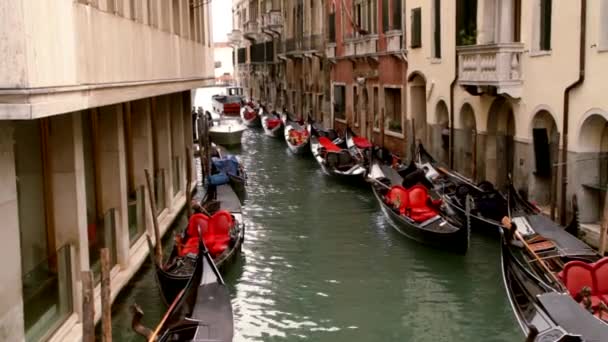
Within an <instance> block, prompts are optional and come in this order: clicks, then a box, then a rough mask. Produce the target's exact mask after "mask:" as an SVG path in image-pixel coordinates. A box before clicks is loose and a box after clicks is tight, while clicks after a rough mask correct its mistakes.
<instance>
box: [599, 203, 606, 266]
mask: <svg viewBox="0 0 608 342" xmlns="http://www.w3.org/2000/svg"><path fill="white" fill-rule="evenodd" d="M607 234H608V191H606V196H605V197H604V211H603V212H602V226H601V228H600V248H599V252H600V255H601V256H604V253H606V242H607V241H606V238H607V237H608V236H607Z"/></svg>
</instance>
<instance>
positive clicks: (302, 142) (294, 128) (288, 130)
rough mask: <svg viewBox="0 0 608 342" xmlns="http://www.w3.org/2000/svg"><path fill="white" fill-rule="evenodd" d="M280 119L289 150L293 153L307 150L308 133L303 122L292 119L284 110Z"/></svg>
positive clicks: (301, 152)
mask: <svg viewBox="0 0 608 342" xmlns="http://www.w3.org/2000/svg"><path fill="white" fill-rule="evenodd" d="M281 119H282V120H283V126H284V127H285V129H284V131H283V132H284V136H285V142H286V143H287V147H288V148H289V150H290V151H291V152H292V153H293V154H304V153H306V151H308V150H309V148H308V143H309V141H310V134H309V133H308V130H307V129H306V125H305V124H304V122H301V121H297V120H293V119H292V118H291V117H290V115H289V113H288V112H284V113H283V115H282V117H281Z"/></svg>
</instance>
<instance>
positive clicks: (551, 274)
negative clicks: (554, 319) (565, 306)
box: [511, 226, 563, 287]
mask: <svg viewBox="0 0 608 342" xmlns="http://www.w3.org/2000/svg"><path fill="white" fill-rule="evenodd" d="M511 229H513V227H512V226H511ZM515 237H516V238H517V239H518V240H519V241H521V242H522V243H523V244H524V246H525V247H526V250H528V253H530V254H532V256H533V257H534V259H535V260H536V261H538V263H539V264H540V265H541V266H542V267H543V268H544V269H545V271H547V273H548V274H549V275H550V276H551V278H552V279H553V281H555V283H556V284H558V285H559V286H560V287H563V286H562V282H561V281H560V280H559V279H558V278H557V277H556V276H555V274H554V273H553V271H551V269H550V268H549V266H547V264H546V263H545V261H544V260H543V259H542V258H541V257H540V256H538V254H536V252H535V251H534V250H532V248H531V247H530V245H529V244H528V243H527V242H526V240H525V239H524V238H523V237H522V236H521V234H519V232H518V231H517V230H515Z"/></svg>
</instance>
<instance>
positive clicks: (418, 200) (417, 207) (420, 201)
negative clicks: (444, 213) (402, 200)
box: [408, 185, 437, 223]
mask: <svg viewBox="0 0 608 342" xmlns="http://www.w3.org/2000/svg"><path fill="white" fill-rule="evenodd" d="M408 193H409V208H410V214H409V217H410V218H411V219H412V220H414V221H416V222H419V223H421V222H424V221H426V220H428V219H431V218H433V217H435V216H437V211H436V210H435V209H433V208H431V207H430V206H429V205H428V202H429V193H428V190H427V189H426V188H425V187H424V186H422V185H414V186H413V187H411V188H410V189H408Z"/></svg>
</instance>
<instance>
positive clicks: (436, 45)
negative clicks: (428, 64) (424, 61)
mask: <svg viewBox="0 0 608 342" xmlns="http://www.w3.org/2000/svg"><path fill="white" fill-rule="evenodd" d="M433 10H434V12H435V13H433V15H434V18H433V21H434V22H433V57H435V58H441V0H435V8H433Z"/></svg>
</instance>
